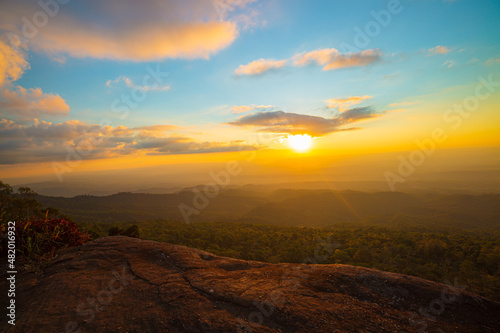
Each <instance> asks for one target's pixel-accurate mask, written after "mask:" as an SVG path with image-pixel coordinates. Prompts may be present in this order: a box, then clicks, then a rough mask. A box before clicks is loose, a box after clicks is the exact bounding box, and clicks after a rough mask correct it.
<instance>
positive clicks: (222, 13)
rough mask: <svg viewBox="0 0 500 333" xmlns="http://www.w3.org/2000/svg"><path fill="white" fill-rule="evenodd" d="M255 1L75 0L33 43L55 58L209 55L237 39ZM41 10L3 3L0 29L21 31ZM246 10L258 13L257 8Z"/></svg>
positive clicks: (25, 0)
mask: <svg viewBox="0 0 500 333" xmlns="http://www.w3.org/2000/svg"><path fill="white" fill-rule="evenodd" d="M250 2H253V0H224V1H220V0H219V1H218V2H217V3H218V4H219V6H218V7H217V6H214V3H213V2H212V1H206V0H184V1H182V2H179V1H177V0H162V1H160V0H143V1H141V2H140V3H139V2H137V1H134V0H107V1H101V0H88V1H85V5H84V7H85V8H84V9H85V10H83V11H82V10H81V9H82V8H80V7H81V6H78V5H76V4H75V3H73V2H70V3H68V4H65V5H64V7H62V6H61V8H60V10H59V12H58V13H57V15H54V16H53V17H51V18H50V24H47V25H45V26H44V27H43V29H42V28H40V29H36V31H35V32H34V33H33V34H34V35H35V36H36V38H31V37H29V39H30V47H32V49H34V50H38V51H43V52H45V53H47V54H48V55H50V56H51V58H53V59H64V56H65V55H69V56H73V57H78V58H84V57H91V58H98V59H114V60H123V61H152V60H161V59H167V58H190V59H192V58H203V59H208V58H209V57H210V56H211V55H212V54H215V53H216V52H218V51H220V50H222V49H224V48H226V47H227V46H228V45H230V44H231V43H232V42H233V41H234V40H235V39H236V37H237V36H238V28H239V24H238V23H237V22H243V21H245V20H246V19H249V18H247V17H246V16H245V15H246V11H243V9H244V8H245V6H246V5H247V4H248V3H250ZM63 8H64V10H62V9H63ZM236 9H242V10H238V11H237V13H238V18H237V19H233V17H230V15H228V14H230V13H231V12H233V11H235V10H236ZM39 10H40V6H39V5H38V3H37V2H33V1H29V0H18V1H16V2H15V3H9V4H8V5H7V4H3V3H0V29H4V30H8V31H12V32H15V33H17V34H19V35H22V34H21V31H19V30H20V29H21V26H20V25H19V21H20V20H19V18H20V17H22V16H23V15H24V16H26V17H31V16H32V15H33V12H35V11H39ZM247 11H250V12H251V13H252V15H253V16H255V13H256V12H255V11H254V10H251V9H248V10H247ZM89 13H92V14H91V15H89ZM245 22H246V21H245ZM245 24H248V22H247V23H245ZM16 27H17V28H16ZM32 30H35V29H32ZM61 56H62V57H63V58H61Z"/></svg>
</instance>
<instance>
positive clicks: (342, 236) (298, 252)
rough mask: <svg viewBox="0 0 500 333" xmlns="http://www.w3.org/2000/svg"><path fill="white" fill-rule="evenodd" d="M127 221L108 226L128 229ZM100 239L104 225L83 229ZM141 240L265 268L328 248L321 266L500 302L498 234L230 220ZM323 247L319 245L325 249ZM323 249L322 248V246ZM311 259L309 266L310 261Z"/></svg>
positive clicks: (170, 224) (158, 226)
mask: <svg viewBox="0 0 500 333" xmlns="http://www.w3.org/2000/svg"><path fill="white" fill-rule="evenodd" d="M129 225H130V224H120V225H118V224H117V225H113V227H120V228H122V229H123V228H127V227H129ZM85 226H86V227H87V228H88V229H91V230H93V231H94V232H95V235H96V236H106V235H107V232H106V231H107V230H108V228H109V227H110V225H109V224H106V223H93V224H86V225H85ZM140 228H141V234H142V237H143V238H145V239H151V240H156V241H161V242H169V243H174V244H180V245H185V246H189V247H194V248H199V249H202V250H205V251H209V252H212V253H214V254H217V255H221V256H228V257H233V258H239V259H245V260H258V261H265V262H270V263H279V262H289V263H302V262H304V260H305V259H307V258H314V253H315V250H316V249H317V248H318V245H320V244H323V245H324V244H325V243H327V248H329V251H328V252H325V251H323V253H322V254H321V256H323V255H325V254H326V255H327V256H325V258H324V259H325V260H324V261H319V262H318V263H321V264H349V265H356V266H364V267H369V268H375V269H380V270H384V271H389V272H395V273H401V274H407V275H413V276H417V277H421V278H424V279H428V280H432V281H436V282H440V283H444V282H445V281H446V280H448V281H451V282H452V283H453V281H455V279H458V282H459V283H460V285H465V286H467V289H466V290H468V291H472V292H475V293H478V294H480V295H483V296H486V297H489V298H491V299H494V300H497V301H500V233H499V232H498V231H494V232H492V231H489V232H483V231H481V232H479V231H476V232H470V231H465V230H461V231H457V230H454V229H449V230H446V229H442V230H439V231H436V230H435V228H432V227H430V228H401V227H393V228H386V227H375V226H371V227H355V226H352V225H345V226H342V227H341V226H335V227H328V228H307V227H290V226H275V225H274V226H273V225H258V224H246V223H229V222H225V223H222V222H218V223H215V222H200V223H193V224H186V223H182V222H176V221H160V220H157V221H145V222H141V223H140ZM323 247H324V246H323ZM320 248H321V246H320ZM308 262H310V261H308Z"/></svg>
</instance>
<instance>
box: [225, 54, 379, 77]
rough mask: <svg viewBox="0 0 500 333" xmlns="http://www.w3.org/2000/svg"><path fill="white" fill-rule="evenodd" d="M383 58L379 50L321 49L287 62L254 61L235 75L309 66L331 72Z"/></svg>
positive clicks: (297, 55)
mask: <svg viewBox="0 0 500 333" xmlns="http://www.w3.org/2000/svg"><path fill="white" fill-rule="evenodd" d="M381 58H382V52H380V51H379V50H378V49H372V50H364V51H361V52H356V53H341V52H339V51H338V50H337V49H333V48H332V49H321V50H315V51H311V52H303V53H299V54H296V55H294V56H293V57H292V58H290V59H285V60H274V59H259V60H254V61H252V62H250V63H249V64H247V65H240V66H239V67H238V68H237V69H236V70H235V72H234V73H235V74H236V75H239V76H241V75H259V74H264V73H266V72H269V71H271V70H277V69H281V68H284V67H286V66H293V67H304V66H308V65H318V66H321V67H322V68H323V70H324V71H331V70H336V69H340V68H349V67H364V66H368V65H371V64H373V63H376V62H378V61H380V60H381Z"/></svg>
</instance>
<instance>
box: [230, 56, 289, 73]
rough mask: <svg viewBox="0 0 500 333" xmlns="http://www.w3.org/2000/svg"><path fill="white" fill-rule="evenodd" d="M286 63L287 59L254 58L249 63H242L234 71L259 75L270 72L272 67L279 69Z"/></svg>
mask: <svg viewBox="0 0 500 333" xmlns="http://www.w3.org/2000/svg"><path fill="white" fill-rule="evenodd" d="M285 65H286V60H272V59H271V60H266V59H259V60H254V61H252V62H251V63H249V64H248V65H240V66H239V67H238V68H237V69H236V70H235V71H234V73H235V74H236V75H257V74H262V73H265V72H268V71H270V70H272V69H278V68H281V67H284V66H285Z"/></svg>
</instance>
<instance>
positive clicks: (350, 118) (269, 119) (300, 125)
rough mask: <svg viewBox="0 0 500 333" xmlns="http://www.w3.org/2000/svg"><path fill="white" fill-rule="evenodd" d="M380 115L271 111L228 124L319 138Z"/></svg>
mask: <svg viewBox="0 0 500 333" xmlns="http://www.w3.org/2000/svg"><path fill="white" fill-rule="evenodd" d="M379 115H380V114H377V113H376V112H375V111H374V110H373V109H372V108H371V107H363V108H353V109H350V110H347V111H344V112H342V113H341V114H340V115H338V116H336V117H333V118H323V117H319V116H311V115H305V114H298V113H289V112H284V111H271V112H257V113H252V114H249V115H246V116H242V117H240V118H238V119H237V120H235V121H232V122H229V123H228V124H229V125H233V126H239V127H244V128H257V129H258V130H259V131H261V132H270V133H281V134H309V135H311V136H316V137H318V136H324V135H326V134H330V133H334V132H340V131H348V130H355V129H358V128H357V127H349V125H351V124H353V123H356V122H359V121H362V120H366V119H371V118H375V117H378V116H379Z"/></svg>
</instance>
